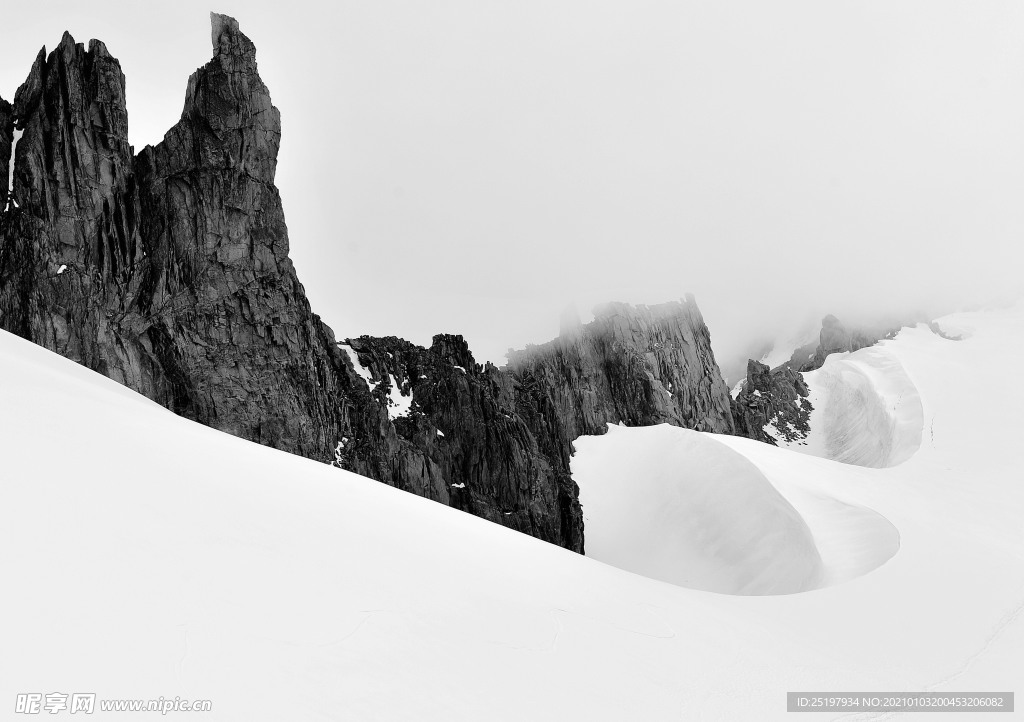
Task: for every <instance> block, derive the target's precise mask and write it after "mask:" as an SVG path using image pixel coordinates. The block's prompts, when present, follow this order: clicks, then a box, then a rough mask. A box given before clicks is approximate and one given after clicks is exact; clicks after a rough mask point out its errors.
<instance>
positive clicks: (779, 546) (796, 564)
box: [572, 424, 823, 595]
mask: <svg viewBox="0 0 1024 722" xmlns="http://www.w3.org/2000/svg"><path fill="white" fill-rule="evenodd" d="M573 444H574V446H575V448H576V455H575V456H574V457H573V460H572V474H573V479H575V480H576V482H577V483H578V484H579V486H580V502H581V504H582V506H583V518H584V522H585V524H586V533H587V556H590V557H592V558H594V559H598V560H600V561H603V562H606V563H608V564H612V565H613V566H617V567H619V568H622V569H627V570H629V571H632V572H636V573H638V574H643V575H645V576H648V577H652V578H654V579H660V580H662V581H666V582H670V583H672V584H677V585H679V586H684V587H690V588H692V589H702V590H706V591H713V592H722V593H726V594H751V595H753V594H790V593H794V592H802V591H806V590H808V589H814V588H816V587H817V586H819V585H820V584H821V581H822V579H823V568H822V562H821V557H820V555H819V554H818V549H817V547H816V546H815V543H814V538H813V536H812V535H811V532H810V530H809V529H808V527H807V524H806V523H805V522H804V520H803V518H802V517H801V516H800V514H799V513H797V511H796V510H795V509H794V508H793V507H792V506H791V505H790V504H789V502H787V501H786V499H785V498H784V497H783V496H782V495H781V494H779V493H778V491H776V489H775V487H774V486H772V484H771V482H769V481H768V479H767V478H765V476H764V474H762V473H761V471H759V470H758V468H757V467H756V466H754V465H753V464H752V463H751V462H749V461H748V460H747V459H746V458H744V457H743V456H742V455H741V454H738V453H736V452H735V451H733V450H731V449H729V448H727V447H726V446H724V445H722V444H720V443H719V442H717V441H715V439H714V438H713V437H711V436H708V435H704V434H701V433H699V432H696V431H690V430H688V429H681V428H678V427H674V426H668V425H666V424H662V425H660V426H651V427H643V428H625V427H619V426H609V431H608V434H607V435H605V436H590V437H581V438H579V439H577V440H576V441H575V442H573Z"/></svg>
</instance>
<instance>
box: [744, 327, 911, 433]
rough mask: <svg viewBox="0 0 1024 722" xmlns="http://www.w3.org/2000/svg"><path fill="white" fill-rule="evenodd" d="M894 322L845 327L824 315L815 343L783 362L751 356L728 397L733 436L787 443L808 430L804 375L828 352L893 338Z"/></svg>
mask: <svg viewBox="0 0 1024 722" xmlns="http://www.w3.org/2000/svg"><path fill="white" fill-rule="evenodd" d="M898 331H899V326H891V327H882V326H870V327H869V326H865V327H855V328H853V329H849V328H847V327H846V326H845V325H844V324H843V323H842V322H841V321H840V320H839V319H838V318H836V317H835V316H833V315H831V314H829V315H827V316H825V318H823V319H822V321H821V331H820V332H819V334H818V341H817V344H815V343H813V342H812V343H810V344H808V345H806V346H802V347H800V348H798V349H796V350H794V351H793V354H792V355H791V357H790V358H789V360H788V361H785V362H784V363H782V364H780V365H778V366H776V367H775V368H769V367H768V366H767V365H766V364H763V363H761V362H759V361H755V360H754V359H750V360H749V361H748V362H747V375H746V378H745V379H744V380H743V382H742V385H741V387H740V391H739V393H738V394H737V395H736V398H735V399H733V401H732V416H733V423H734V425H735V428H736V434H737V435H738V436H746V437H748V438H751V439H756V440H757V441H763V442H764V443H766V444H772V445H773V446H776V445H778V443H779V442H786V443H787V444H792V443H795V442H801V441H803V440H805V439H806V438H807V437H808V435H809V434H810V421H811V412H812V411H813V410H814V406H813V404H812V403H811V401H810V399H809V398H807V397H808V396H809V395H810V390H809V389H808V387H807V383H806V382H805V381H804V377H803V374H804V373H805V372H809V371H815V370H817V369H819V368H821V366H822V364H824V363H825V359H826V358H828V356H829V355H830V354H833V353H851V352H854V351H859V350H860V349H862V348H867V347H868V346H874V345H875V344H876V343H878V342H879V341H881V340H883V339H887V338H893V337H895V335H896V333H897V332H898Z"/></svg>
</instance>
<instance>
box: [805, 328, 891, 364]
mask: <svg viewBox="0 0 1024 722" xmlns="http://www.w3.org/2000/svg"><path fill="white" fill-rule="evenodd" d="M898 331H899V327H896V328H854V329H852V330H851V329H847V327H846V326H844V325H843V323H842V322H841V321H840V320H839V319H838V318H836V317H835V316H833V315H831V314H829V315H828V316H825V318H823V319H822V320H821V333H820V335H819V340H818V347H817V349H816V350H815V351H814V354H813V355H812V356H811V357H810V359H808V360H806V361H803V362H802V364H801V365H800V366H795V368H797V369H798V370H800V371H814V370H815V369H820V368H821V365H822V364H823V363H825V359H826V358H827V357H828V355H829V354H830V353H845V352H852V351H859V350H860V349H862V348H867V347H868V346H874V345H875V344H876V343H878V342H879V341H881V340H882V339H884V338H893V337H894V336H895V335H896V333H897V332H898ZM792 361H793V362H794V364H795V363H797V362H799V361H800V359H797V357H796V355H794V358H793V359H792Z"/></svg>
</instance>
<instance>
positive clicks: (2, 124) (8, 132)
mask: <svg viewBox="0 0 1024 722" xmlns="http://www.w3.org/2000/svg"><path fill="white" fill-rule="evenodd" d="M13 141H14V107H13V106H12V105H11V104H10V103H8V102H7V101H6V100H4V99H3V98H0V211H3V210H5V209H6V208H7V191H8V185H9V180H10V171H11V165H10V160H11V145H12V143H13Z"/></svg>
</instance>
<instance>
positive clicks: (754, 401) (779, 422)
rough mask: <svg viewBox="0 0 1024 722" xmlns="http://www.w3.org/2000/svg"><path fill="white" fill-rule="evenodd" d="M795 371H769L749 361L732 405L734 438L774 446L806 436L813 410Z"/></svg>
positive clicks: (802, 380) (786, 367)
mask: <svg viewBox="0 0 1024 722" xmlns="http://www.w3.org/2000/svg"><path fill="white" fill-rule="evenodd" d="M808 393H809V390H808V388H807V384H806V383H805V382H804V379H803V376H802V375H801V374H800V372H799V371H794V370H793V369H792V368H790V367H789V366H788V365H786V364H783V365H782V366H779V367H778V368H776V369H769V368H768V367H767V366H766V365H765V364H763V363H760V362H758V361H755V360H753V359H750V361H748V362H747V378H746V380H745V382H744V384H743V388H742V390H741V391H740V393H739V394H738V395H737V396H736V398H735V399H734V400H733V402H732V413H733V419H734V420H735V424H736V435H737V436H746V437H747V438H750V439H755V440H757V441H763V442H765V443H767V444H771V445H772V446H777V445H778V444H777V439H785V440H786V441H787V442H790V443H793V442H799V441H802V440H804V439H806V438H807V435H808V434H809V433H810V430H811V427H810V417H811V411H813V409H814V407H813V406H812V405H811V402H810V400H809V399H808V398H807V396H808Z"/></svg>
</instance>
